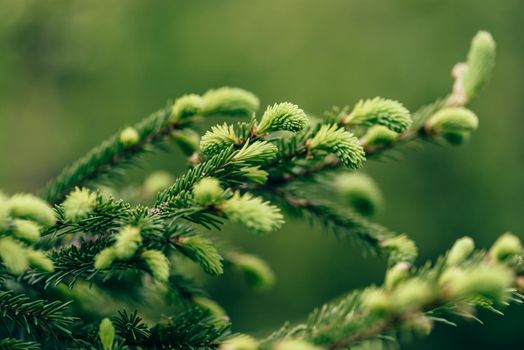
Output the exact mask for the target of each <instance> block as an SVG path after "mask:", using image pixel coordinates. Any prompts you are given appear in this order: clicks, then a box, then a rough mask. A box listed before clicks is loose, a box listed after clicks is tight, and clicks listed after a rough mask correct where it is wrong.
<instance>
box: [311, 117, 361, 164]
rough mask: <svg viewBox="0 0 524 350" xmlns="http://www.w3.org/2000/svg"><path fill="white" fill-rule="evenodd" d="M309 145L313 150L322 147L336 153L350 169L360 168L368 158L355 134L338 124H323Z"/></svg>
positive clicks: (321, 148)
mask: <svg viewBox="0 0 524 350" xmlns="http://www.w3.org/2000/svg"><path fill="white" fill-rule="evenodd" d="M308 146H309V148H310V149H311V150H315V149H320V150H325V151H328V152H333V153H335V154H336V155H337V157H338V159H340V161H341V162H342V164H344V165H345V166H346V167H348V168H350V169H358V168H360V167H361V166H362V165H363V164H364V162H365V160H366V154H365V152H364V148H362V146H361V144H360V142H359V140H358V139H357V138H356V137H355V135H353V134H352V133H350V132H349V131H346V130H345V129H344V128H339V127H338V126H337V125H336V124H333V125H322V126H321V127H320V129H319V130H318V131H317V133H316V134H315V136H314V137H313V138H312V139H310V140H309V141H308Z"/></svg>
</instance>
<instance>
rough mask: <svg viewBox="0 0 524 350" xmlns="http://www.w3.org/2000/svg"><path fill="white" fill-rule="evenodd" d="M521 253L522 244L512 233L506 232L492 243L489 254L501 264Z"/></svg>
mask: <svg viewBox="0 0 524 350" xmlns="http://www.w3.org/2000/svg"><path fill="white" fill-rule="evenodd" d="M522 252H523V250H522V243H521V242H520V239H519V238H518V237H517V236H515V235H514V234H513V233H510V232H507V233H505V234H503V235H502V236H500V237H499V239H497V240H496V241H495V243H493V246H492V247H491V249H490V251H489V254H490V256H491V257H492V258H493V259H495V260H496V261H499V262H503V261H507V260H509V259H511V258H512V257H514V256H516V255H518V254H521V253H522Z"/></svg>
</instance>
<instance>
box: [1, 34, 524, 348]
mask: <svg viewBox="0 0 524 350" xmlns="http://www.w3.org/2000/svg"><path fill="white" fill-rule="evenodd" d="M494 46H495V45H494V42H493V41H492V38H491V36H489V34H487V33H480V34H478V35H477V37H476V38H475V39H474V40H473V43H472V48H471V50H470V54H469V56H468V62H467V63H466V66H464V65H459V66H458V68H456V69H455V73H454V74H455V78H456V81H455V85H454V87H453V90H452V92H451V94H450V95H449V96H447V97H445V98H442V99H439V100H437V101H436V102H434V103H432V104H430V105H428V106H425V107H422V108H421V109H419V110H418V111H416V112H415V113H413V115H412V116H411V115H410V113H409V111H408V110H407V109H406V108H404V107H403V105H402V104H401V103H399V102H397V101H393V100H387V99H383V98H374V99H371V100H365V101H360V102H359V103H357V105H356V106H355V108H354V109H353V110H352V111H351V113H347V111H348V109H347V108H342V109H338V108H334V109H333V110H331V112H328V113H327V114H326V118H324V119H320V118H314V117H309V116H308V115H307V114H306V113H305V112H304V111H303V110H302V109H301V108H300V107H298V106H296V105H294V104H291V103H288V102H284V103H276V104H273V105H271V106H269V107H267V109H266V110H265V112H264V113H263V114H262V116H261V117H260V119H259V120H258V119H257V116H256V110H257V109H258V107H259V100H258V98H257V97H255V96H254V95H253V94H252V93H250V92H247V91H244V90H241V89H238V88H230V87H225V88H219V89H215V90H210V91H208V92H206V93H205V94H203V95H201V96H200V95H196V94H189V95H185V96H182V97H181V98H179V99H177V100H175V101H174V103H170V104H169V105H168V106H167V107H166V108H165V109H163V110H161V111H159V112H157V113H154V114H152V115H151V116H150V117H147V118H146V119H144V120H143V121H141V122H139V123H136V124H135V125H132V126H129V127H127V128H125V129H122V130H121V131H120V132H118V133H116V134H115V135H113V136H112V137H111V138H110V139H108V140H106V141H104V142H103V143H102V144H101V145H99V146H97V147H95V148H94V149H93V150H91V151H90V152H89V153H88V154H87V155H86V156H84V157H82V158H81V159H80V160H78V161H77V162H75V163H73V164H72V165H71V166H69V167H67V168H66V169H65V170H64V171H63V172H62V173H61V174H60V175H58V177H57V178H56V179H55V180H53V181H51V182H50V183H49V184H48V185H47V187H46V188H45V189H44V191H43V192H42V196H43V198H44V199H45V201H44V200H42V199H39V198H37V197H34V196H32V195H27V194H18V195H14V196H12V197H10V198H8V197H7V196H6V195H3V194H2V193H0V259H1V264H0V287H1V288H2V291H0V313H1V315H2V320H1V321H0V336H1V337H4V339H3V340H0V348H6V349H22V348H27V349H32V348H34V349H38V348H41V347H43V348H48V347H49V348H65V347H69V348H101V349H104V350H110V349H129V348H137V349H184V350H186V349H190V350H191V349H195V350H196V349H199V350H265V349H268V350H269V349H271V350H317V349H318V350H320V349H329V350H336V349H349V348H355V346H363V347H364V346H369V347H370V348H374V346H377V344H378V346H380V344H381V341H382V339H386V338H387V337H389V338H394V337H396V335H402V334H404V333H415V334H419V335H427V334H429V333H430V332H431V330H432V328H433V324H434V323H436V322H439V321H442V322H444V323H448V324H449V323H452V321H450V320H448V318H451V317H456V316H459V317H462V318H473V317H475V316H473V314H472V312H473V311H474V310H476V309H482V308H483V309H487V310H491V311H494V312H499V310H498V309H499V308H501V307H504V306H506V305H507V304H509V303H510V302H519V301H522V299H524V297H523V296H522V295H520V294H519V293H517V292H516V291H515V287H519V288H520V287H521V284H522V276H521V275H522V273H523V272H524V251H523V247H522V244H521V242H520V240H519V239H518V237H517V236H516V235H513V234H509V233H507V234H504V235H503V236H501V238H499V239H498V240H497V241H496V242H495V243H494V244H493V246H492V247H491V249H490V250H489V251H488V252H484V251H482V250H475V244H474V242H473V239H472V238H469V237H465V238H462V239H460V240H458V241H457V242H456V243H455V244H454V245H453V247H452V248H451V249H450V250H449V251H448V252H447V253H446V254H444V255H442V256H441V257H440V258H439V259H437V260H436V261H435V262H434V263H431V262H428V263H426V264H424V265H422V266H420V267H417V266H416V265H415V260H416V257H417V252H418V248H417V246H416V245H415V242H414V241H413V240H411V239H410V238H409V237H408V235H407V234H399V233H397V232H395V231H393V230H390V229H388V228H386V227H383V226H381V225H379V224H377V223H374V222H372V221H370V220H369V219H368V216H371V215H372V214H374V213H375V212H376V211H377V210H378V209H379V208H381V207H382V204H383V201H384V199H383V197H382V195H381V193H380V190H379V188H378V186H377V185H376V184H375V183H374V182H373V181H372V180H371V178H369V177H366V176H365V175H363V174H361V173H350V172H348V170H347V169H346V168H350V169H358V168H360V167H362V166H363V165H364V163H365V161H366V159H367V158H373V157H379V156H382V155H383V154H384V153H385V152H386V151H387V150H389V149H391V148H397V147H398V146H400V145H402V144H405V143H408V142H410V141H415V140H429V141H432V140H439V139H441V138H443V139H445V140H447V141H449V142H450V143H453V144H457V143H460V142H462V141H464V140H466V139H467V138H468V137H469V135H470V134H471V133H472V132H473V131H474V130H475V129H476V128H477V126H478V118H477V116H476V115H475V114H474V113H473V112H472V111H470V110H468V109H466V103H467V102H468V101H469V100H471V99H472V98H473V97H475V96H476V95H477V94H478V92H479V91H480V89H481V88H482V86H483V85H484V83H485V82H486V80H487V78H488V76H489V71H491V68H492V65H493V57H494ZM211 115H223V116H244V117H250V118H251V119H250V120H248V121H241V122H236V123H231V124H230V123H224V124H219V125H217V126H214V127H211V130H210V131H208V132H206V133H205V134H204V135H203V136H202V138H201V139H200V140H199V137H198V135H199V134H198V133H197V131H195V130H193V127H194V123H195V122H196V120H197V119H199V118H200V117H207V116H211ZM171 141H173V142H176V143H178V144H179V145H181V147H182V148H183V151H184V153H186V154H187V155H190V156H191V157H190V164H189V169H187V170H186V171H185V172H184V173H183V174H181V175H180V176H179V177H177V178H173V177H172V176H171V175H170V174H168V173H155V174H152V175H150V176H149V177H148V178H147V179H146V181H145V182H144V184H143V185H140V186H138V187H136V188H132V189H131V190H129V192H130V193H131V194H128V193H126V190H125V189H124V190H120V189H116V188H112V187H109V189H108V188H107V187H105V188H104V189H98V190H95V188H96V186H97V184H100V183H105V185H106V186H111V185H112V181H113V180H114V175H116V174H117V173H119V172H121V171H122V170H123V169H125V168H126V167H127V166H129V165H130V164H133V163H135V162H136V160H137V159H138V156H140V155H142V154H143V153H147V152H149V151H152V150H155V149H161V148H164V146H165V145H167V144H168V143H170V142H171ZM107 192H111V193H113V194H114V197H113V196H110V195H106V194H105V193H107ZM155 195H156V198H155V200H154V201H152V200H153V197H154V196H155ZM115 197H116V198H115ZM120 197H123V199H117V198H120ZM129 198H131V200H129V201H128V200H127V199H129ZM46 201H47V202H46ZM48 203H50V204H53V205H54V208H51V206H50V205H49V204H48ZM276 204H278V206H277V205H276ZM280 207H282V208H283V211H281V209H280ZM284 213H287V214H290V215H294V216H297V217H300V218H306V219H308V220H309V221H312V222H319V223H320V224H321V225H322V226H323V227H324V228H325V229H326V230H327V231H332V232H334V233H335V234H336V236H337V237H338V238H340V239H345V238H349V239H351V240H353V241H355V242H358V243H362V244H363V247H364V248H365V249H366V251H370V252H372V253H374V254H375V255H377V256H379V257H383V258H387V261H388V267H389V268H388V270H387V272H386V276H385V281H384V284H383V285H382V286H371V287H368V288H365V289H363V290H358V291H354V292H351V293H349V294H347V295H346V296H344V297H342V298H340V299H338V300H336V301H334V302H332V303H328V304H327V305H325V306H323V307H321V308H319V309H317V310H316V311H314V312H313V313H312V314H311V316H310V317H309V318H308V319H307V320H306V321H305V322H304V323H301V324H298V325H297V326H290V325H286V326H284V327H283V328H282V329H281V330H279V331H277V332H275V333H274V334H272V335H270V336H269V337H268V338H266V339H263V340H256V339H254V338H251V337H249V336H246V335H232V334H231V333H230V324H229V322H228V321H227V319H228V318H227V315H226V312H225V311H224V310H223V309H222V308H221V307H220V305H218V304H217V303H216V302H215V301H213V300H212V299H210V298H209V296H207V295H205V293H204V292H203V291H202V289H201V288H200V284H199V282H198V281H196V280H194V279H193V278H192V277H190V276H188V275H189V274H190V273H191V272H193V270H192V269H191V267H188V265H187V264H186V263H187V261H184V259H182V258H181V257H185V258H188V259H190V260H192V261H193V262H195V263H196V264H198V265H199V266H200V267H201V268H202V269H203V270H204V271H205V272H207V273H208V274H209V275H213V276H218V275H221V274H223V272H224V267H226V268H227V267H232V268H233V270H238V271H240V272H241V273H242V274H243V275H244V276H245V278H246V280H247V282H248V283H249V284H250V285H251V286H253V287H254V288H256V289H264V290H267V289H269V288H271V287H272V286H273V285H274V283H275V280H276V277H275V274H274V272H273V271H272V270H271V268H270V267H269V265H268V264H267V263H266V262H265V261H264V260H262V259H261V258H259V257H256V256H254V255H251V254H249V253H240V252H238V251H236V250H235V249H231V248H228V246H227V244H223V243H217V241H216V239H215V238H214V237H213V236H212V234H213V233H209V232H206V233H202V232H200V230H202V229H207V230H210V231H216V230H219V229H220V228H221V227H222V225H223V223H224V222H226V221H231V222H235V223H240V224H242V225H244V226H246V227H247V228H248V229H249V230H251V231H253V232H255V233H262V234H267V233H270V232H272V231H276V230H277V229H279V228H281V226H282V225H283V224H284ZM62 300H64V301H62ZM93 304H95V305H97V307H96V308H93V307H92V305H93ZM119 310H120V311H119ZM128 310H136V311H134V312H132V313H130V312H129V311H128ZM49 336H51V339H48V338H49Z"/></svg>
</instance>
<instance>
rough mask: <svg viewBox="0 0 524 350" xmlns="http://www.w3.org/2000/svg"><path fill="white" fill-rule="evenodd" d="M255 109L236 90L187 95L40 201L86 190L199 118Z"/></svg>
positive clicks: (102, 149)
mask: <svg viewBox="0 0 524 350" xmlns="http://www.w3.org/2000/svg"><path fill="white" fill-rule="evenodd" d="M257 108H258V99H257V98H256V97H255V96H254V95H253V94H251V93H249V92H247V91H244V90H242V89H237V88H227V87H226V88H221V89H216V90H211V91H208V92H207V93H206V94H204V95H203V96H202V97H199V96H197V95H189V96H187V95H186V96H184V97H182V98H180V99H179V100H177V101H175V103H174V104H173V105H168V106H167V107H166V108H164V109H162V110H159V111H158V112H155V113H153V114H151V115H150V116H149V117H147V118H145V119H144V120H143V121H140V122H138V123H137V124H135V125H133V126H132V127H129V128H126V129H124V130H122V131H121V132H118V133H116V134H115V135H113V136H112V137H111V138H109V139H107V140H106V141H104V142H102V143H101V144H100V145H99V146H97V147H95V148H93V149H92V150H91V151H90V152H89V153H87V154H86V155H85V156H84V157H82V158H81V159H80V160H78V161H77V162H75V163H73V164H72V165H70V166H69V167H67V168H65V169H64V170H63V171H62V173H61V174H59V175H58V176H57V177H56V179H54V180H53V181H51V182H50V183H49V184H47V186H46V188H45V189H44V190H43V192H42V197H43V198H45V199H46V200H47V201H48V202H49V203H52V204H56V203H59V202H61V201H62V200H63V199H64V198H65V196H66V195H67V194H68V193H69V192H71V191H72V190H73V189H74V188H75V187H76V186H79V187H82V186H87V185H89V184H90V183H91V182H93V181H100V180H103V178H104V177H106V178H107V176H108V175H110V174H113V175H114V174H116V173H117V172H118V170H119V169H122V168H123V167H125V166H128V165H130V164H132V163H133V161H134V160H135V159H136V157H137V156H139V155H141V154H143V153H145V152H150V151H152V150H154V149H156V148H160V147H162V146H163V145H165V143H166V141H168V140H169V139H170V137H171V134H172V133H173V131H174V130H178V129H183V128H185V127H187V126H189V125H191V123H192V122H193V120H194V118H195V117H197V116H198V115H202V116H209V115H214V114H220V115H250V114H251V113H253V111H254V110H256V109H257Z"/></svg>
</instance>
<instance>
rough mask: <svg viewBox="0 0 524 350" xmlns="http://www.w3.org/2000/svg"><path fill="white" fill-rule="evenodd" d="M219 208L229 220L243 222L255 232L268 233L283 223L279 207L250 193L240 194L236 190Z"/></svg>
mask: <svg viewBox="0 0 524 350" xmlns="http://www.w3.org/2000/svg"><path fill="white" fill-rule="evenodd" d="M221 208H222V210H223V212H224V213H225V214H226V216H227V217H228V218H229V219H230V220H231V221H234V222H238V223H241V224H244V225H245V226H247V227H248V228H249V229H251V230H253V231H255V232H257V233H269V232H271V231H273V230H276V229H278V228H280V227H281V226H282V224H283V223H284V217H283V216H282V213H281V212H280V209H279V208H277V207H275V206H274V205H271V204H270V203H269V202H265V201H263V200H262V199H261V198H259V197H253V195H251V194H250V193H245V194H243V195H240V193H239V192H236V193H235V194H234V195H233V196H232V197H231V198H229V199H227V200H225V201H224V203H223V204H222V207H221Z"/></svg>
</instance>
